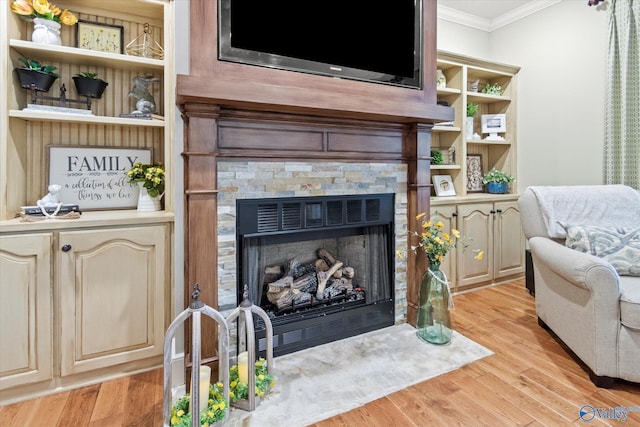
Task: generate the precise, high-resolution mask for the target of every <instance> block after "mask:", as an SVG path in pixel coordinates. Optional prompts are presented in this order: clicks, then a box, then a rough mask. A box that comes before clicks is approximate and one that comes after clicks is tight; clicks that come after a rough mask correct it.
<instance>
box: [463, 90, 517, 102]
mask: <svg viewBox="0 0 640 427" xmlns="http://www.w3.org/2000/svg"><path fill="white" fill-rule="evenodd" d="M467 101H468V102H482V103H485V104H489V103H492V102H509V101H511V97H509V96H503V95H489V94H487V93H479V92H478V93H476V92H467Z"/></svg>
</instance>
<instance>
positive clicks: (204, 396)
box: [198, 366, 211, 412]
mask: <svg viewBox="0 0 640 427" xmlns="http://www.w3.org/2000/svg"><path fill="white" fill-rule="evenodd" d="M210 381H211V368H210V367H208V366H200V388H199V389H198V390H200V412H202V411H204V410H205V409H207V406H209V382H210Z"/></svg>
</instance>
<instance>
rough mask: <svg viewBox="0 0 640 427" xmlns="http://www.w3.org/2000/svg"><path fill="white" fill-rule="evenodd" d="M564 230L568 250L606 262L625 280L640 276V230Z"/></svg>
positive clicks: (582, 227) (581, 227)
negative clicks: (596, 257)
mask: <svg viewBox="0 0 640 427" xmlns="http://www.w3.org/2000/svg"><path fill="white" fill-rule="evenodd" d="M564 227H565V229H566V230H567V240H566V242H565V245H566V246H567V247H569V248H571V249H575V250H578V251H580V252H586V253H589V254H591V255H595V256H598V257H601V258H604V259H606V260H607V261H609V263H610V264H611V265H612V266H613V268H615V269H616V271H617V272H618V274H619V275H621V276H640V228H636V229H628V228H626V229H625V228H616V227H598V226H594V225H565V226H564Z"/></svg>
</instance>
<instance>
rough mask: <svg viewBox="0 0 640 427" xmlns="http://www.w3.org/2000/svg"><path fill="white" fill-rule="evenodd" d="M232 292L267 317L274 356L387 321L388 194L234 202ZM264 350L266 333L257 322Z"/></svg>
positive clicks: (390, 306) (390, 311)
mask: <svg viewBox="0 0 640 427" xmlns="http://www.w3.org/2000/svg"><path fill="white" fill-rule="evenodd" d="M236 210H237V222H236V227H237V233H236V236H237V247H238V252H237V254H238V260H237V265H238V267H237V268H238V272H237V277H238V281H237V292H238V295H240V293H241V291H242V289H243V287H244V285H245V284H247V285H248V286H249V293H250V296H251V298H252V300H253V301H259V305H260V306H261V307H262V308H263V309H264V310H265V311H266V312H267V313H268V314H269V317H270V319H271V322H272V325H273V331H274V354H275V355H282V354H287V353H291V352H293V351H298V350H301V349H304V348H307V347H313V346H315V345H319V344H323V343H326V342H330V341H335V340H338V339H342V338H346V337H350V336H353V335H358V334H361V333H364V332H369V331H372V330H375V329H379V328H383V327H387V326H391V325H393V324H394V305H395V302H394V290H393V283H394V280H393V277H394V262H393V255H392V254H393V253H394V249H393V244H394V242H393V229H394V225H393V224H394V195H393V194H389V193H387V194H366V195H346V196H321V197H292V198H266V199H264V198H263V199H241V200H237V201H236ZM256 340H257V342H258V343H259V351H260V352H264V350H265V348H264V345H265V342H266V339H265V330H264V328H263V327H262V325H261V323H260V320H259V319H256Z"/></svg>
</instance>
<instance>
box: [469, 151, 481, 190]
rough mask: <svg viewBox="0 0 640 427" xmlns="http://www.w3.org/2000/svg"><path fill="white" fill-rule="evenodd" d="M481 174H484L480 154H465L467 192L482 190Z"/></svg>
mask: <svg viewBox="0 0 640 427" xmlns="http://www.w3.org/2000/svg"><path fill="white" fill-rule="evenodd" d="M483 176H484V172H483V171H482V155H481V154H468V155H467V192H469V193H480V192H482V177H483Z"/></svg>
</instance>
